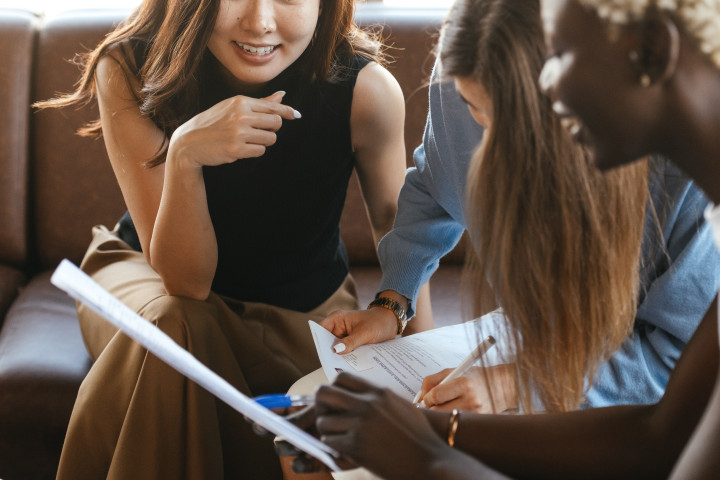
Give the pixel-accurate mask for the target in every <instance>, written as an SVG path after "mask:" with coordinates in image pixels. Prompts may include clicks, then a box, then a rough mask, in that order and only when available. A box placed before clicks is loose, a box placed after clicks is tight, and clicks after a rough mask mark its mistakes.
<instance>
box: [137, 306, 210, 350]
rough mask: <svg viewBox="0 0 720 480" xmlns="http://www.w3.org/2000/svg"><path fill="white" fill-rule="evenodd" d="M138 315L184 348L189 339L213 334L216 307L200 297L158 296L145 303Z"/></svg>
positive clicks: (201, 338) (197, 339) (199, 339)
mask: <svg viewBox="0 0 720 480" xmlns="http://www.w3.org/2000/svg"><path fill="white" fill-rule="evenodd" d="M140 314H141V315H142V316H143V317H144V318H145V319H147V320H148V321H151V322H153V323H154V324H155V325H157V327H158V328H159V329H160V330H162V331H163V332H164V333H165V334H167V335H168V336H169V337H170V338H172V339H173V340H174V341H175V342H177V343H178V344H180V345H181V346H183V347H185V348H187V347H188V343H189V339H190V338H192V339H193V342H196V341H202V340H203V339H204V338H212V337H213V336H214V335H215V334H216V333H217V332H216V330H217V317H218V311H217V308H216V306H215V305H213V304H211V303H209V302H206V301H202V300H193V299H191V298H186V297H179V296H173V295H162V296H160V297H158V298H156V299H154V300H152V301H151V302H149V303H148V304H147V305H145V307H143V308H142V310H141V312H140Z"/></svg>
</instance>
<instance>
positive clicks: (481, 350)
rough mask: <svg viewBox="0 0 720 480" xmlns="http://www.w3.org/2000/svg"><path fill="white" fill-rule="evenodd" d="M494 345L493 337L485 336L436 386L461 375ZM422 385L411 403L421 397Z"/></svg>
mask: <svg viewBox="0 0 720 480" xmlns="http://www.w3.org/2000/svg"><path fill="white" fill-rule="evenodd" d="M493 345H495V337H493V336H492V335H491V336H489V337H487V338H486V339H485V340H483V341H482V342H480V344H479V345H478V346H477V347H475V349H474V350H473V351H472V352H470V353H469V354H468V356H467V357H465V359H464V360H463V361H462V362H461V363H460V365H458V366H457V367H456V368H455V370H453V371H452V372H450V375H448V376H447V377H445V378H443V379H442V381H441V382H440V383H438V384H437V385H436V386H440V385H444V384H446V383H447V382H449V381H450V380H453V379H455V378H457V377H460V376H462V375H463V374H464V373H465V372H467V371H468V369H469V368H470V367H472V365H473V364H474V363H475V362H476V361H478V360H479V359H480V358H481V357H482V356H483V355H485V352H487V351H488V350H490V348H491V347H492V346H493ZM421 394H422V387H421V388H420V391H418V392H417V395H415V398H414V399H413V403H415V404H418V402H419V401H420V400H421V399H422V397H421Z"/></svg>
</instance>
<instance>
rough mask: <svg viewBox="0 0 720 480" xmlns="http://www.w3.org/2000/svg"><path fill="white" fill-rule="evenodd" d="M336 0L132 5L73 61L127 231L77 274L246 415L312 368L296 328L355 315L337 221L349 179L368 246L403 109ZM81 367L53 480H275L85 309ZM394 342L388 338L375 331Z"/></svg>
mask: <svg viewBox="0 0 720 480" xmlns="http://www.w3.org/2000/svg"><path fill="white" fill-rule="evenodd" d="M353 14H354V0H323V1H322V2H321V1H320V0H242V1H234V0H175V1H169V0H145V1H144V2H143V3H142V4H141V5H140V6H139V7H138V9H137V10H135V11H134V12H133V13H132V15H131V16H130V17H129V19H128V20H127V21H126V22H125V24H124V25H121V26H119V27H118V28H117V29H116V30H115V31H114V32H113V33H111V34H110V35H109V36H108V37H107V38H106V39H105V40H104V42H103V43H102V44H101V45H100V46H99V47H98V48H97V49H95V50H94V51H93V52H91V54H89V55H88V56H87V57H86V58H85V64H84V65H85V70H84V74H83V78H82V79H81V82H80V86H79V87H78V89H77V90H76V92H74V93H73V94H71V95H68V96H65V97H62V98H60V99H55V100H52V101H50V102H48V103H46V104H45V106H58V105H60V106H64V105H71V104H77V103H79V102H82V101H85V100H90V99H92V98H93V97H96V98H97V100H98V105H99V109H100V119H99V121H98V122H97V123H96V124H94V125H90V126H88V128H87V129H86V130H85V133H87V134H102V136H103V137H104V140H105V144H106V147H107V151H108V154H109V157H110V161H111V163H112V167H113V170H114V172H115V175H116V177H117V179H118V182H119V185H120V188H121V190H122V193H123V196H124V199H125V202H126V205H127V207H128V213H127V214H126V215H124V216H123V218H122V219H121V221H120V222H119V223H118V225H117V227H116V228H115V229H114V230H113V231H109V230H108V229H107V228H104V227H96V228H95V229H94V235H93V242H92V244H91V246H90V248H89V249H88V252H87V254H86V257H85V259H84V260H83V264H82V268H83V269H84V270H85V271H86V272H87V273H88V274H90V275H91V276H92V277H93V278H94V279H95V280H96V281H98V282H99V283H100V284H101V285H102V286H104V287H105V288H106V289H108V290H109V291H110V292H111V293H112V294H113V295H115V296H117V297H119V298H120V299H121V300H122V301H123V302H125V303H126V304H127V305H129V306H130V307H131V308H133V309H134V310H136V311H137V312H139V313H140V314H141V315H143V316H144V317H145V318H146V319H148V320H150V321H152V322H154V323H156V324H157V325H158V326H159V327H160V328H161V329H162V330H163V331H165V332H166V333H167V334H168V335H170V336H171V337H172V338H173V339H174V340H175V341H177V342H178V343H180V344H181V345H182V346H184V347H185V348H187V349H188V350H189V351H190V352H191V353H192V354H193V355H195V356H196V357H198V358H199V359H200V360H201V361H202V362H203V363H205V364H206V365H208V366H209V367H210V368H212V369H213V370H215V371H216V372H217V373H218V374H220V375H221V376H222V377H224V378H225V379H227V380H228V381H229V382H230V383H232V384H233V385H234V386H235V387H237V388H238V389H240V390H241V391H242V392H244V393H246V394H248V395H260V394H265V393H277V392H284V391H285V390H286V389H287V388H288V387H289V386H290V385H291V384H292V383H293V382H294V381H295V380H297V379H298V378H300V377H301V376H302V375H304V374H306V373H308V372H310V371H312V370H314V369H316V368H318V367H319V362H318V360H317V355H316V352H315V349H314V346H313V342H312V339H311V336H310V332H309V328H308V326H307V320H308V319H315V320H321V319H323V318H324V317H325V316H326V315H328V314H329V313H330V312H331V311H333V310H335V309H338V308H342V309H354V308H357V296H356V293H355V288H354V284H353V282H352V278H351V277H350V276H349V274H348V262H347V255H346V252H345V248H344V246H343V244H342V242H341V240H340V236H339V220H340V214H341V211H342V207H343V204H344V200H345V192H346V189H347V184H348V179H349V177H350V175H351V173H352V170H353V168H356V169H357V172H358V177H359V179H360V183H361V187H362V190H363V195H364V197H365V199H366V203H367V207H368V211H369V214H370V218H371V224H372V227H373V230H374V234H375V237H376V240H379V238H380V237H381V236H382V235H383V234H384V233H385V232H386V231H387V230H389V228H390V227H391V225H392V221H393V218H394V214H395V209H396V199H397V195H398V192H399V189H400V186H401V184H402V182H403V177H404V170H405V149H404V140H403V122H404V103H403V98H402V92H401V91H400V88H399V86H398V84H397V82H396V81H395V79H394V78H393V77H392V76H391V75H390V74H389V73H388V72H387V71H386V70H385V69H384V68H383V67H382V66H380V64H379V63H378V62H379V61H380V60H381V52H380V48H381V45H380V42H379V41H378V40H377V39H376V38H374V37H372V36H371V35H369V34H368V33H366V32H363V31H361V30H360V29H359V28H358V27H357V26H356V25H355V24H354V23H353ZM78 311H79V317H80V323H81V328H82V331H83V336H84V339H85V343H86V345H87V348H88V350H89V352H90V354H91V355H92V357H93V358H94V359H95V363H94V365H93V367H92V369H91V371H90V373H89V374H88V376H87V378H86V379H85V381H84V382H83V384H82V387H81V390H80V393H79V395H78V399H77V402H76V405H75V408H74V410H73V414H72V418H71V421H70V426H69V429H68V433H67V437H66V440H65V445H64V448H63V454H62V458H61V462H60V469H59V472H58V478H70V479H74V480H77V479H85V478H87V479H98V478H132V479H143V478H163V479H171V478H202V479H220V478H234V479H236V478H248V479H271V478H280V476H281V475H280V468H279V463H278V459H277V457H276V456H275V454H274V451H273V448H272V444H271V442H270V441H269V440H267V439H262V438H260V437H258V436H256V435H254V434H253V433H252V431H251V429H250V427H249V426H248V425H247V424H246V422H245V421H244V420H243V418H242V417H241V416H240V415H239V414H237V413H236V412H235V411H234V410H232V409H230V408H229V407H227V406H226V405H225V404H223V403H222V402H221V401H219V400H217V399H215V398H214V397H213V396H212V395H211V394H209V393H207V392H206V391H204V390H203V389H201V388H199V387H197V386H196V385H195V384H194V383H192V382H189V381H187V380H186V379H185V378H184V377H182V375H180V374H178V373H176V372H175V371H174V370H172V369H171V368H170V367H169V366H167V365H165V364H163V363H162V362H161V361H159V360H157V359H156V358H155V357H153V356H152V355H148V354H147V352H146V351H145V350H144V349H142V348H141V347H140V346H139V345H137V344H135V343H134V342H132V341H131V340H129V339H128V338H127V337H125V336H124V335H121V334H117V331H116V330H115V329H114V328H113V327H112V326H111V325H110V324H108V323H107V322H105V321H103V320H101V319H99V318H97V317H96V316H95V315H94V314H93V313H92V312H90V311H88V310H87V309H86V308H84V307H83V306H79V309H78ZM393 327H394V325H393Z"/></svg>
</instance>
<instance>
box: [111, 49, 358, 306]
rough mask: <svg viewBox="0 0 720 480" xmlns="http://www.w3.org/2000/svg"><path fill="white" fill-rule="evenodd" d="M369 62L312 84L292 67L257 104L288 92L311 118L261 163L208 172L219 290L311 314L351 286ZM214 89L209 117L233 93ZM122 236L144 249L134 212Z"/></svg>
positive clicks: (209, 92) (296, 123) (291, 129)
mask: <svg viewBox="0 0 720 480" xmlns="http://www.w3.org/2000/svg"><path fill="white" fill-rule="evenodd" d="M206 55H207V56H209V55H210V53H207V54H206ZM296 63H297V62H296ZM367 63H368V60H366V59H364V58H361V57H359V56H355V57H354V58H352V59H350V60H349V61H348V62H347V65H346V66H347V68H346V69H344V73H343V75H342V77H341V78H340V79H339V80H338V81H336V82H334V83H329V82H314V83H312V84H308V83H307V82H301V81H300V76H299V72H298V66H297V65H296V64H295V65H292V66H291V67H289V68H288V69H287V70H286V71H285V72H283V73H282V74H281V75H279V76H278V77H277V78H275V79H274V80H272V81H271V82H270V83H269V84H268V85H267V87H266V88H265V89H264V90H263V91H261V92H258V94H257V97H258V98H262V97H265V96H268V95H270V94H272V93H273V92H276V91H278V90H284V91H286V92H287V93H286V95H285V97H284V98H283V103H284V104H286V105H290V106H292V107H293V108H295V109H296V110H298V111H300V112H301V113H302V118H301V119H297V120H283V124H282V127H281V128H280V129H279V130H278V131H277V142H276V143H275V145H272V146H270V147H268V148H267V150H266V152H265V154H264V155H263V156H262V157H259V158H246V159H239V160H237V161H236V162H234V163H231V164H227V165H222V166H216V167H203V175H204V179H205V186H206V192H207V201H208V207H209V210H210V217H211V219H212V223H213V226H214V228H215V235H216V238H217V243H218V265H217V271H216V273H215V278H214V280H213V284H212V289H213V291H214V292H216V293H219V294H221V295H225V296H229V297H232V298H235V299H238V300H243V301H253V302H262V303H267V304H271V305H276V306H280V307H284V308H288V309H292V310H296V311H308V310H312V309H313V308H315V307H316V306H318V305H320V304H321V303H322V302H323V301H325V300H326V299H327V298H328V297H329V296H330V295H332V293H333V292H335V290H337V289H338V287H339V286H340V284H341V283H342V281H343V280H344V279H345V277H346V275H347V273H348V270H349V268H348V259H347V252H346V250H345V246H344V245H343V243H342V241H341V240H340V227H339V223H340V215H341V213H342V209H343V205H344V202H345V193H346V190H347V186H348V181H349V178H350V175H351V173H352V170H353V168H354V165H355V157H354V154H353V151H352V145H351V139H350V107H351V103H352V98H353V88H354V86H355V81H356V79H357V75H358V72H359V71H360V69H362V68H363V67H364V66H365V65H366V64H367ZM207 87H208V88H203V89H202V90H203V94H202V95H201V96H202V98H201V109H202V110H205V109H207V108H209V107H210V106H212V105H214V104H216V103H217V102H219V101H221V100H223V99H225V98H229V97H230V96H232V95H233V93H231V92H230V91H228V90H227V88H223V86H222V85H217V84H215V85H208V86H207ZM120 236H121V238H122V239H123V240H125V241H127V242H128V243H129V244H130V245H131V246H133V248H135V249H136V250H139V249H140V242H139V241H138V239H137V233H136V232H135V228H134V226H133V224H132V220H131V219H130V217H129V215H128V214H127V213H126V214H125V215H124V216H123V218H122V219H121V221H120Z"/></svg>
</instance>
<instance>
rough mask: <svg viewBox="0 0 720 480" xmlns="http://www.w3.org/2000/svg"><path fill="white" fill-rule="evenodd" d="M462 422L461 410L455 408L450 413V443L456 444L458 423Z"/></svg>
mask: <svg viewBox="0 0 720 480" xmlns="http://www.w3.org/2000/svg"><path fill="white" fill-rule="evenodd" d="M459 423H460V410H458V409H457V408H453V411H452V413H451V414H450V426H449V428H448V445H450V446H451V447H454V446H455V434H456V433H457V429H458V424H459Z"/></svg>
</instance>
